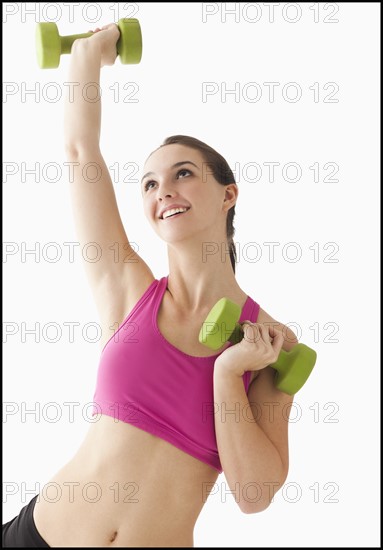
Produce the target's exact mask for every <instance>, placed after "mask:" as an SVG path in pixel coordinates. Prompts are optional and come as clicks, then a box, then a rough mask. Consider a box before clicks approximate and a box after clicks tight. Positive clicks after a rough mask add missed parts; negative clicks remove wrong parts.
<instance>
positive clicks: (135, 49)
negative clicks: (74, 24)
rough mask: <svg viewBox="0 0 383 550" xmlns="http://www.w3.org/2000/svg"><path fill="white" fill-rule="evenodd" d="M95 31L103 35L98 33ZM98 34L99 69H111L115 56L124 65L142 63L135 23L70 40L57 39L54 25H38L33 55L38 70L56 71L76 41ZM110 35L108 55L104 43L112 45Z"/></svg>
mask: <svg viewBox="0 0 383 550" xmlns="http://www.w3.org/2000/svg"><path fill="white" fill-rule="evenodd" d="M98 31H102V32H101V33H99V32H98ZM105 33H107V34H108V36H106V35H105ZM97 34H100V35H101V36H100V38H97V40H98V41H99V42H100V46H101V47H103V46H104V49H103V50H102V55H103V58H102V65H113V63H114V61H115V59H116V57H117V55H119V56H120V60H121V63H123V64H134V63H139V62H140V61H141V56H142V36H141V27H140V24H139V22H138V20H137V19H120V20H119V22H118V23H117V24H115V23H111V24H110V25H105V26H104V27H102V28H101V29H96V32H94V33H93V32H88V33H84V34H73V35H70V36H60V35H59V31H58V28H57V25H56V24H55V23H38V24H37V26H36V53H37V62H38V64H39V66H40V68H41V69H55V68H56V67H58V66H59V64H60V56H61V55H62V54H69V53H71V50H72V45H73V43H74V41H75V40H78V39H81V38H90V37H92V40H93V37H94V36H95V35H97ZM112 35H113V36H115V42H114V46H113V48H114V49H113V50H109V51H108V49H106V48H105V43H106V42H108V44H110V41H111V40H112V41H113V38H111V36H112ZM113 56H114V58H113Z"/></svg>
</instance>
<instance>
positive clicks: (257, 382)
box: [247, 309, 298, 479]
mask: <svg viewBox="0 0 383 550" xmlns="http://www.w3.org/2000/svg"><path fill="white" fill-rule="evenodd" d="M257 322H258V323H264V324H266V325H267V323H270V324H272V325H273V326H275V328H276V329H277V330H280V331H281V332H282V334H283V336H284V343H283V346H282V348H283V349H284V350H285V351H290V350H291V348H292V347H293V346H294V345H295V344H297V343H298V339H297V337H296V335H295V334H294V332H293V331H292V330H291V329H289V328H288V327H286V326H285V325H284V324H282V323H279V322H278V321H276V320H275V319H273V318H272V317H271V316H270V315H268V314H267V313H266V312H265V311H264V310H262V309H260V311H259V314H258V319H257ZM274 377H275V370H274V369H273V368H272V367H266V368H264V369H262V370H260V371H257V376H256V378H255V379H254V380H253V381H252V382H251V384H250V386H249V389H248V392H247V396H248V399H249V403H250V407H251V410H252V413H253V416H254V419H255V421H256V422H257V424H258V426H259V427H260V428H261V429H262V430H263V431H264V433H265V434H266V436H267V437H268V438H269V439H270V441H271V442H272V443H273V445H274V447H275V448H276V449H277V451H278V453H279V455H280V457H281V460H282V463H283V477H284V479H285V478H286V477H287V473H288V467H289V452H288V419H289V415H290V410H291V406H292V403H293V400H294V397H293V396H290V395H287V394H286V393H284V392H281V391H279V390H278V389H277V388H276V387H275V385H274Z"/></svg>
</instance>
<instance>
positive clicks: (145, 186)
mask: <svg viewBox="0 0 383 550" xmlns="http://www.w3.org/2000/svg"><path fill="white" fill-rule="evenodd" d="M152 183H153V184H154V183H156V182H155V181H154V180H149V181H147V182H146V183H145V185H144V189H145V191H147V190H148V187H149V185H151V184H152Z"/></svg>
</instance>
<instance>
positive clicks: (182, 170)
mask: <svg viewBox="0 0 383 550" xmlns="http://www.w3.org/2000/svg"><path fill="white" fill-rule="evenodd" d="M185 173H186V174H190V175H191V172H190V170H187V169H186V168H182V169H181V170H179V171H178V172H177V177H178V176H179V175H180V174H185Z"/></svg>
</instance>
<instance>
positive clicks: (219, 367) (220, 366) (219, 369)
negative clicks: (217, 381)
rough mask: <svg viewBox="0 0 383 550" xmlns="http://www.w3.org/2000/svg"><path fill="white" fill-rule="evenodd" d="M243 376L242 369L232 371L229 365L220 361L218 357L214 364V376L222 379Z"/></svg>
mask: <svg viewBox="0 0 383 550" xmlns="http://www.w3.org/2000/svg"><path fill="white" fill-rule="evenodd" d="M243 374H244V370H243V369H237V370H236V369H233V368H232V366H231V365H228V364H227V363H225V362H224V361H220V360H219V357H218V359H216V361H215V362H214V376H215V377H216V376H219V377H222V378H230V379H233V378H241V377H242V376H243Z"/></svg>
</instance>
